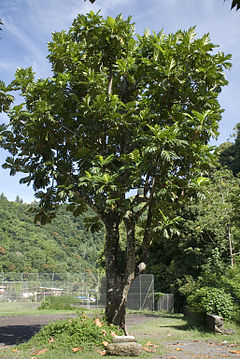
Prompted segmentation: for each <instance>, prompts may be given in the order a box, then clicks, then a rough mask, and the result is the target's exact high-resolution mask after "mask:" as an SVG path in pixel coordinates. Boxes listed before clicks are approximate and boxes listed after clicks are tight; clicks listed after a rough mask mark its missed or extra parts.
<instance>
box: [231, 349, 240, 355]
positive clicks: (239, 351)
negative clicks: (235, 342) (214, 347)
mask: <svg viewBox="0 0 240 359" xmlns="http://www.w3.org/2000/svg"><path fill="white" fill-rule="evenodd" d="M229 353H232V354H240V350H229Z"/></svg>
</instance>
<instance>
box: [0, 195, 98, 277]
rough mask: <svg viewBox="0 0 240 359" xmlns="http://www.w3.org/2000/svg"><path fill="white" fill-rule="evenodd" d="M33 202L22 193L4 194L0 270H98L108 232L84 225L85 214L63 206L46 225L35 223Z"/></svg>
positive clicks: (0, 202)
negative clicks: (24, 200)
mask: <svg viewBox="0 0 240 359" xmlns="http://www.w3.org/2000/svg"><path fill="white" fill-rule="evenodd" d="M31 207H32V206H30V205H28V204H24V203H22V201H21V200H20V199H19V197H17V198H16V201H15V202H10V201H8V200H7V198H5V196H4V195H3V194H2V195H1V196H0V223H1V224H0V270H2V271H4V272H11V271H14V272H54V273H65V272H71V273H79V272H82V271H83V270H86V269H89V270H95V269H96V265H97V260H98V257H99V252H101V251H102V250H103V236H104V233H103V232H102V233H101V232H100V233H95V234H93V233H91V232H89V231H87V230H86V229H85V228H84V220H85V218H88V214H87V213H86V214H85V215H84V216H83V215H82V216H79V217H78V218H75V217H74V216H73V215H72V214H71V213H70V212H68V211H66V207H65V206H62V207H61V208H60V210H59V213H58V216H57V217H56V218H55V220H54V221H53V222H52V223H51V224H48V225H46V226H42V225H41V224H40V222H37V223H36V224H35V223H34V215H33V214H32V213H31V212H29V209H30V208H31Z"/></svg>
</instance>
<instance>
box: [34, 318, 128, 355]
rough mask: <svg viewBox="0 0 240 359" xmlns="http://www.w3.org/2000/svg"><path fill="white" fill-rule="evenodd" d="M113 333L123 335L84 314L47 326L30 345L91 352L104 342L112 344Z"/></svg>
mask: <svg viewBox="0 0 240 359" xmlns="http://www.w3.org/2000/svg"><path fill="white" fill-rule="evenodd" d="M113 331H114V332H115V333H116V334H118V335H123V332H122V331H121V330H119V329H118V328H117V327H115V326H109V325H108V324H107V323H106V322H104V321H103V320H100V319H98V318H95V319H94V318H87V317H86V316H85V315H84V314H83V315H81V316H78V317H77V318H73V319H72V318H71V319H67V320H58V321H56V322H52V323H50V324H48V325H46V326H45V327H43V328H42V329H41V330H40V331H39V332H38V333H37V334H36V335H35V336H34V337H33V338H32V339H31V340H30V342H29V343H28V344H34V345H44V346H46V347H48V348H49V349H56V348H58V349H59V348H61V349H63V348H65V349H71V348H75V347H81V348H82V349H88V350H89V349H91V348H93V347H97V346H102V345H103V344H102V343H103V342H104V341H107V342H111V341H112V334H113Z"/></svg>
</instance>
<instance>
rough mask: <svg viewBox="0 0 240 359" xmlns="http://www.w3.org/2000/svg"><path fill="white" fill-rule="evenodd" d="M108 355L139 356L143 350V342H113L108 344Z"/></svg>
mask: <svg viewBox="0 0 240 359" xmlns="http://www.w3.org/2000/svg"><path fill="white" fill-rule="evenodd" d="M106 349H107V355H118V356H129V357H130V356H131V357H138V356H139V355H140V354H141V352H142V346H141V344H137V343H135V342H124V343H111V344H108V346H107V348H106Z"/></svg>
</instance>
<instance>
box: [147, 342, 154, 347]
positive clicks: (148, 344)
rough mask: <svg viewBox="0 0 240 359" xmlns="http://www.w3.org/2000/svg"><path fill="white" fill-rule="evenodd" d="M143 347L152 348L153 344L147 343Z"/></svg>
mask: <svg viewBox="0 0 240 359" xmlns="http://www.w3.org/2000/svg"><path fill="white" fill-rule="evenodd" d="M145 345H146V346H148V347H152V346H153V343H151V342H150V341H148V342H147V343H146V344H145Z"/></svg>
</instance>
